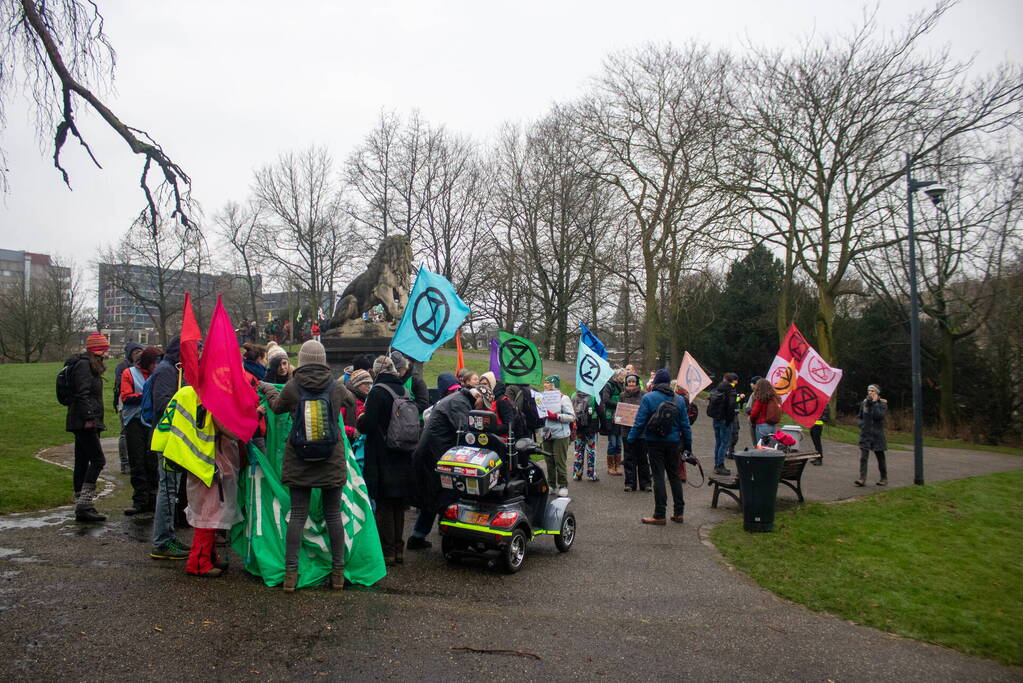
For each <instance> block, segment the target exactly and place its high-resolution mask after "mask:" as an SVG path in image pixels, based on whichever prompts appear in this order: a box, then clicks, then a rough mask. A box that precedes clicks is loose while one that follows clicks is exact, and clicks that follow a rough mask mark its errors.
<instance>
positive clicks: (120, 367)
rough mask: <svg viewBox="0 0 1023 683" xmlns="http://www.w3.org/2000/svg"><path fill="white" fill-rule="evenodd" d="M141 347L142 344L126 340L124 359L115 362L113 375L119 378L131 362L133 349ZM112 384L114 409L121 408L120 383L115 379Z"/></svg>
mask: <svg viewBox="0 0 1023 683" xmlns="http://www.w3.org/2000/svg"><path fill="white" fill-rule="evenodd" d="M141 348H143V346H142V344H139V343H138V342H133V341H131V342H128V343H127V344H125V345H124V359H123V360H122V361H121V362H120V363H118V364H117V367H116V368H114V377H117V378H120V377H121V375H123V374H124V371H125V369H126V368H128V367H129V366H130V365H131V364H132V363H131V354H132V352H133V351H134V350H135V349H141ZM113 385H114V410H120V409H121V406H120V402H121V383H120V381H115V382H113Z"/></svg>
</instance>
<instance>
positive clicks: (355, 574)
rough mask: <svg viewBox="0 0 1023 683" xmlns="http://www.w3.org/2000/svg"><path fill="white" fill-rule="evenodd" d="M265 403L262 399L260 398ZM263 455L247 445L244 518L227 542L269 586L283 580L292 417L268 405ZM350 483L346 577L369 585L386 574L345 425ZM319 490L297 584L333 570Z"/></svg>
mask: <svg viewBox="0 0 1023 683" xmlns="http://www.w3.org/2000/svg"><path fill="white" fill-rule="evenodd" d="M263 405H264V406H265V405H266V402H265V401H264V402H263ZM266 416H267V430H266V453H263V452H262V451H260V450H259V449H258V448H256V447H255V446H253V445H252V444H251V443H250V444H249V466H248V468H247V475H248V476H243V477H241V478H240V481H239V490H238V500H239V502H240V503H242V504H243V505H244V506H245V519H244V520H243V521H241V522H239V523H238V524H236V525H235V526H234V528H232V529H231V546H232V547H233V548H234V550H235V552H237V553H238V554H239V555H241V556H242V557H243V558H245V570H246V571H247V572H249V573H250V574H255V575H256V576H260V577H262V578H263V582H264V583H266V585H268V586H276V585H277V584H279V583H281V582H282V581H283V580H284V544H285V537H286V536H287V533H288V517H289V515H290V513H291V495H290V493H289V491H288V487H287V486H285V485H284V484H282V483H281V462H282V460H283V458H284V443H285V441H286V440H287V438H288V432H290V431H291V415H289V414H287V413H285V414H284V415H274V414H273V412H271V411H270V410H269V408H268V409H267V414H266ZM341 438H342V439H344V444H345V455H346V457H347V458H348V481H347V482H346V483H345V486H344V489H343V490H342V492H341V519H342V521H343V522H344V525H345V578H347V579H348V580H349V581H351V582H352V583H358V584H362V585H364V586H371V585H373V584H374V583H376V582H377V581H379V580H380V579H382V578H383V577H384V576H385V575H386V574H387V570H386V569H385V567H384V554H383V551H382V550H381V548H380V537H379V536H378V535H377V526H376V521H375V520H374V518H373V509H372V504H371V503H370V499H369V494H368V493H367V492H366V482H365V480H364V479H363V478H362V469H361V468H360V467H359V464H358V463H357V462H356V460H355V455H354V453H353V452H352V448H351V447H350V446H349V444H348V439H347V438H346V436H345V432H344V428H343V426H342V428H341ZM322 500H323V499H322V496H321V495H320V490H319V489H313V491H312V497H311V499H310V501H309V518H308V519H307V520H306V524H305V534H304V535H303V537H302V546H301V548H299V551H298V587H299V588H302V587H303V586H312V585H316V584H318V583H320V582H322V581H323V580H324V579H325V578H326V577H327V576H328V575H329V574H330V568H331V561H330V542H329V540H328V537H327V524H326V521H325V520H324V518H323V502H322Z"/></svg>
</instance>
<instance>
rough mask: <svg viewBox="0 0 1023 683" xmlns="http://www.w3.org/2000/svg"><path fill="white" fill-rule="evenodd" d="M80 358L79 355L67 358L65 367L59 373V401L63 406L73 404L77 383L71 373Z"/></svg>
mask: <svg viewBox="0 0 1023 683" xmlns="http://www.w3.org/2000/svg"><path fill="white" fill-rule="evenodd" d="M79 360H80V359H79V358H77V357H75V358H69V359H67V360H66V361H64V367H62V368H61V369H60V372H58V373H57V403H59V404H61V405H62V406H69V405H71V401H73V400H74V398H75V385H74V381H73V380H72V378H71V374H72V372H73V371H74V368H75V364H76V363H77V362H78V361H79Z"/></svg>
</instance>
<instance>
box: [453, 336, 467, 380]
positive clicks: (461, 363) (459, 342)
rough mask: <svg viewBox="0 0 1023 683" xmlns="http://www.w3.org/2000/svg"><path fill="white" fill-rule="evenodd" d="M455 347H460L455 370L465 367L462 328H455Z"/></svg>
mask: <svg viewBox="0 0 1023 683" xmlns="http://www.w3.org/2000/svg"><path fill="white" fill-rule="evenodd" d="M455 348H456V349H458V362H457V363H456V364H455V372H458V371H459V370H461V369H462V368H464V367H465V358H464V357H463V356H462V328H458V329H457V330H455Z"/></svg>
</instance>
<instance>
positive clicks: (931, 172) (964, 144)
mask: <svg viewBox="0 0 1023 683" xmlns="http://www.w3.org/2000/svg"><path fill="white" fill-rule="evenodd" d="M985 147H987V148H988V149H990V150H991V153H990V155H989V156H987V158H984V155H982V154H981V152H982V151H983V150H984V148H985ZM1005 150H1010V151H1009V152H1008V153H1005ZM921 173H925V174H927V175H928V176H933V177H938V178H940V179H941V180H942V182H944V183H946V184H947V185H948V192H947V193H946V195H945V197H944V199H943V200H942V202H941V203H940V204H939V205H937V207H935V208H936V211H933V212H927V211H920V212H919V217H918V219H917V220H918V221H919V224H920V228H921V229H920V231H919V234H918V237H917V250H918V254H917V281H918V285H919V292H918V301H919V303H920V310H921V311H922V312H923V313H924V314H925V315H926V316H928V317H929V318H930V319H931V320H933V321H934V322H935V323H936V329H937V334H938V343H937V345H936V346H937V348H932V349H928V350H927V351H929V355H930V356H932V357H933V358H935V359H936V360H937V361H938V364H939V367H940V374H939V378H938V389H939V395H940V406H939V408H940V409H939V415H940V418H941V423H942V427H943V430H944V431H945V432H946V433H947V434H950V435H951V434H954V433H955V432H956V428H957V424H956V422H957V421H956V401H955V395H956V391H955V375H956V372H955V370H956V361H957V345H958V344H959V342H961V341H962V340H965V339H968V338H969V337H972V336H973V335H975V334H976V333H977V332H979V331H980V330H981V329H982V328H983V326H984V325H985V324H986V323H987V321H988V320H989V319H990V316H991V314H992V312H993V311H994V310H995V305H996V302H997V299H998V298H999V297H1000V295H1003V292H1002V291H1001V289H1002V288H1003V286H1004V285H1005V284H1006V279H1005V277H1004V276H1005V268H1006V266H1007V260H1008V256H1009V255H1010V254H1011V253H1012V251H1011V249H1012V247H1013V246H1017V247H1018V246H1019V239H1020V234H1019V225H1020V220H1021V219H1023V157H1021V156H1020V155H1019V152H1018V150H1013V149H1012V145H1011V143H1010V141H1008V140H1006V139H1004V138H1003V137H999V138H997V139H995V140H990V141H987V144H986V145H985V141H983V140H978V139H977V136H971V139H970V140H969V141H967V140H964V139H958V140H956V141H953V142H951V143H948V144H947V145H946V147H945V148H943V149H942V150H941V151H940V153H938V154H935V155H934V161H933V163H932V164H930V167H929V168H924V169H921ZM899 189H900V190H902V189H903V188H899ZM888 201H889V202H890V206H891V211H890V213H889V215H888V218H887V220H885V221H884V225H883V229H884V231H885V234H886V235H889V236H890V241H891V242H893V243H894V244H893V245H892V247H890V248H889V249H888V250H886V252H884V256H885V257H886V258H884V259H876V258H875V259H870V260H869V261H867V260H862V261H860V262H858V264H857V269H858V270H859V272H860V274H861V276H862V277H863V278H864V280H865V281H866V282H868V283H869V284H870V285H871V291H872V292H874V293H875V294H877V295H879V296H880V297H881V299H882V300H883V301H884V302H886V304H887V305H888V308H889V310H893V311H896V312H897V313H898V314H900V315H901V316H903V319H904V320H905V321H906V323H907V324H908V320H909V318H908V314H907V310H906V308H907V306H908V301H909V275H908V269H909V268H908V251H909V245H908V243H907V242H906V241H903V240H898V239H897V235H898V234H899V233H901V231H902V229H903V228H902V224H903V219H902V216H904V215H906V205H905V196H904V192H903V191H899V192H893V193H889V195H888ZM928 204H929V203H928Z"/></svg>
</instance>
